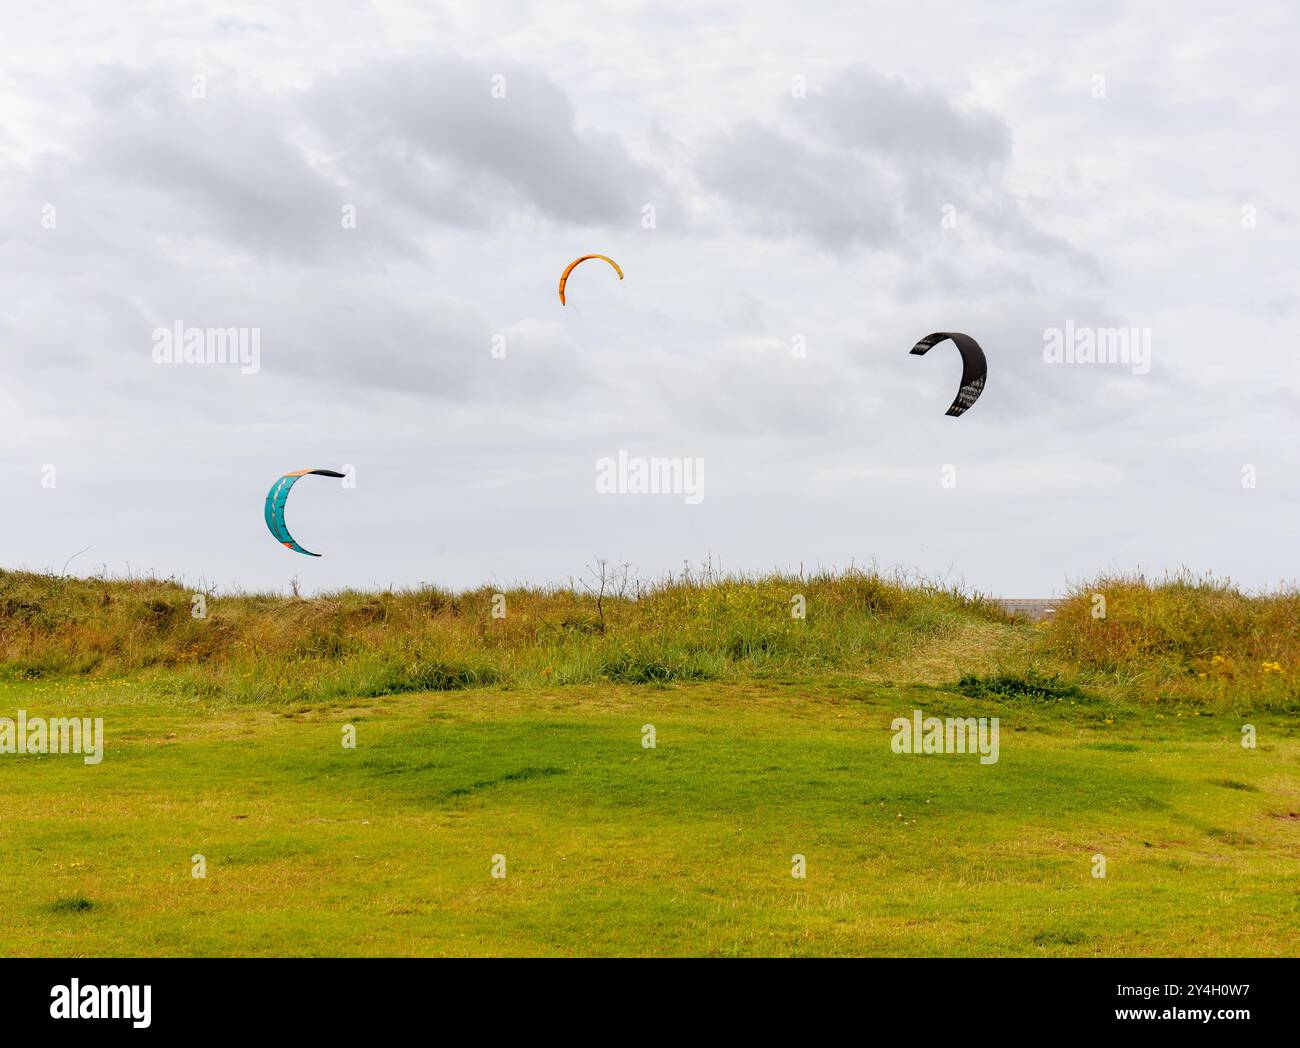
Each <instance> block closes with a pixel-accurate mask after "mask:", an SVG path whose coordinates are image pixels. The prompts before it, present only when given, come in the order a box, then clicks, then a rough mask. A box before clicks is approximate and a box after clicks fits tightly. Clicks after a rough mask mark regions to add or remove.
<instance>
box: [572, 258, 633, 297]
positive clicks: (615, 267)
mask: <svg viewBox="0 0 1300 1048" xmlns="http://www.w3.org/2000/svg"><path fill="white" fill-rule="evenodd" d="M589 258H599V259H601V260H602V261H605V262H608V263H609V264H610V265H611V266H613V267H614V272H615V273H617V274H618V279H619V280H622V279H623V271H622V270H621V269H619V268H618V263H617V262H615V261H614V260H613V259H612V258H610V257H609V256H607V255H583V256H582V257H581V258H575V259H574V260H573V261H572V262H570V263H569V264H568V265H567V266H565V267H564V272H563V273H561V274H560V305H564V304H565V302H564V285H565V284H567V283H568V282H569V274H570V273H572V272H573V267H574V266H576V265H577V264H578V263H579V262H586V261H587V259H589Z"/></svg>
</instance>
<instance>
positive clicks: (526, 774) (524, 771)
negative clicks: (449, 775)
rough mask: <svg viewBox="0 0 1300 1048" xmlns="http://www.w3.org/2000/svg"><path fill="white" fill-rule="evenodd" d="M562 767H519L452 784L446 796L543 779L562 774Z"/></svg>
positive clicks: (465, 795)
mask: <svg viewBox="0 0 1300 1048" xmlns="http://www.w3.org/2000/svg"><path fill="white" fill-rule="evenodd" d="M564 773H565V771H564V769H563V768H555V767H545V768H520V769H519V771H512V772H508V773H507V774H505V775H499V776H497V777H496V778H495V779H480V780H479V781H478V782H472V783H470V784H468V785H466V786H453V787H452V788H451V789H450V790H448V791H447V797H448V798H451V797H468V796H469V795H470V794H472V793H479V792H480V791H482V790H490V789H491V788H492V787H494V786H504V785H506V784H507V783H511V782H527V781H528V780H529V779H544V778H549V777H550V776H552V775H563V774H564Z"/></svg>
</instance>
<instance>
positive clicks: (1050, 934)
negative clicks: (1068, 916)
mask: <svg viewBox="0 0 1300 1048" xmlns="http://www.w3.org/2000/svg"><path fill="white" fill-rule="evenodd" d="M1089 938H1091V936H1089V935H1087V934H1086V933H1084V932H1081V931H1077V930H1075V929H1072V928H1065V929H1048V930H1047V931H1041V932H1039V933H1038V934H1037V935H1035V936H1034V945H1035V946H1078V945H1079V944H1080V943H1085V942H1087V941H1088V939H1089Z"/></svg>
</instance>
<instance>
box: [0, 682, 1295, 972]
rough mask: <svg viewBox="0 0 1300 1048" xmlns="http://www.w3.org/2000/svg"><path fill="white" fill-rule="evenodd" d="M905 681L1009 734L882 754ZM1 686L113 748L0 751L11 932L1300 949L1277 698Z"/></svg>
mask: <svg viewBox="0 0 1300 1048" xmlns="http://www.w3.org/2000/svg"><path fill="white" fill-rule="evenodd" d="M917 707H919V708H921V709H922V710H924V711H925V713H926V714H937V715H941V716H942V715H956V714H962V715H973V716H981V715H987V716H998V717H1000V718H1001V759H1000V761H999V762H998V763H997V764H995V765H991V766H982V765H981V764H979V762H978V759H977V758H976V757H973V756H965V755H929V756H906V755H897V754H895V753H893V752H892V751H891V748H890V738H891V733H890V729H889V725H890V721H891V720H892V718H894V717H895V716H909V715H910V713H911V711H912V710H913V709H914V708H917ZM18 708H24V709H26V710H27V711H28V713H29V715H38V714H40V715H49V714H56V713H57V714H66V713H68V712H69V711H80V712H83V713H85V714H87V715H96V716H102V717H104V719H105V728H106V733H107V744H106V748H105V756H104V760H103V763H102V764H100V765H98V766H93V767H88V766H86V765H85V764H83V762H82V760H81V758H80V757H78V756H73V755H67V756H45V757H34V756H17V755H7V754H6V755H0V812H3V816H2V817H0V890H2V891H3V892H4V898H5V907H4V910H5V916H4V925H3V927H4V934H3V936H2V937H0V952H3V953H5V954H10V955H33V954H35V955H41V954H46V955H49V954H52V955H69V956H71V955H77V956H86V955H90V956H95V955H105V954H107V955H135V954H168V955H173V954H179V955H191V954H192V955H211V954H217V955H244V954H273V955H284V954H290V955H295V954H321V955H336V954H435V955H436V954H484V953H487V954H701V953H704V954H720V955H731V954H776V955H791V954H798V955H817V954H904V955H908V954H921V955H936V954H1003V955H1039V954H1055V955H1151V954H1155V955H1181V954H1206V955H1235V954H1267V955H1273V954H1283V955H1294V954H1296V953H1300V734H1297V730H1296V727H1295V724H1294V719H1293V718H1292V719H1287V718H1284V717H1281V716H1278V715H1264V714H1260V715H1258V716H1252V718H1251V722H1252V723H1254V724H1255V726H1256V728H1257V731H1258V747H1257V748H1256V749H1254V750H1250V749H1244V748H1243V747H1242V746H1241V743H1240V737H1241V736H1240V731H1241V719H1240V718H1237V717H1234V716H1232V715H1230V714H1226V713H1224V712H1219V713H1218V714H1217V715H1214V716H1208V715H1193V710H1192V709H1191V708H1190V707H1188V708H1186V709H1184V710H1182V711H1181V713H1180V711H1179V710H1178V709H1177V708H1176V707H1172V706H1168V705H1164V706H1156V705H1152V704H1140V705H1138V704H1119V705H1117V704H1113V703H1111V702H1110V701H1103V700H1098V701H1093V702H1083V703H1078V704H1074V705H1071V704H1069V703H1061V702H1058V703H1049V702H1036V701H1031V700H1025V701H1017V702H1013V701H1000V700H986V699H981V700H978V701H977V700H972V699H968V698H964V697H963V696H961V695H960V694H958V693H956V692H955V691H952V690H946V689H943V688H938V687H928V686H921V685H915V686H891V685H888V684H883V683H864V682H862V681H859V680H852V679H848V678H840V679H831V680H827V681H824V682H822V683H818V684H776V683H772V684H756V683H725V684H723V683H702V684H691V685H686V684H678V685H674V686H671V687H649V686H643V685H615V684H596V685H581V686H571V687H562V688H552V689H539V690H499V689H470V690H461V691H454V692H441V693H436V694H406V695H399V696H386V697H381V698H377V699H366V700H357V701H356V702H354V703H348V702H331V703H329V704H327V705H315V706H313V707H296V708H293V709H291V710H289V711H286V710H283V709H282V710H279V711H272V710H268V709H264V708H254V707H248V706H233V705H231V706H220V705H206V706H200V705H196V704H187V703H183V702H180V701H175V700H165V699H163V698H159V697H158V696H156V695H152V694H151V693H149V692H147V691H144V690H141V689H137V688H134V687H133V686H131V685H130V684H119V685H94V684H74V683H58V682H41V681H36V682H30V683H9V684H3V685H0V715H3V716H11V717H12V716H14V712H15V710H16V709H18ZM1202 712H1204V711H1202ZM1108 722H1110V723H1108ZM349 723H350V724H353V725H355V726H356V730H357V746H356V749H355V750H345V749H344V748H343V747H342V746H341V744H340V739H341V727H342V726H343V725H345V724H349ZM644 724H653V725H654V728H655V731H656V734H657V748H655V749H652V750H647V749H644V748H643V747H642V744H641V740H642V735H641V730H642V725H644ZM196 853H197V854H202V855H203V856H205V857H206V863H207V876H206V877H205V878H203V879H196V878H194V877H192V876H191V857H192V856H193V855H195V854H196ZM796 853H799V854H802V855H804V856H805V857H806V862H807V876H806V878H805V879H802V880H800V879H795V878H794V877H792V876H791V857H792V856H793V855H794V854H796ZM1099 853H1100V854H1102V855H1104V856H1105V858H1106V863H1107V871H1106V872H1107V875H1106V877H1105V879H1096V878H1094V877H1093V876H1092V862H1093V856H1094V855H1095V854H1099ZM497 854H501V855H504V856H505V860H506V871H507V872H506V876H505V878H504V879H494V878H493V877H492V876H491V875H490V874H491V866H492V861H493V856H494V855H497Z"/></svg>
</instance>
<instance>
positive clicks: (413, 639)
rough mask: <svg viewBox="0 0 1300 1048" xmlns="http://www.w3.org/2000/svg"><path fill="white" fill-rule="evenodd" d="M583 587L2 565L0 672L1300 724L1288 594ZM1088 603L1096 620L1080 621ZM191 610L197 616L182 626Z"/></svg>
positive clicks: (212, 687)
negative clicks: (1001, 696) (475, 586)
mask: <svg viewBox="0 0 1300 1048" xmlns="http://www.w3.org/2000/svg"><path fill="white" fill-rule="evenodd" d="M594 589H595V587H590V588H588V589H573V588H569V589H545V590H543V589H511V590H507V591H504V592H501V593H497V592H494V591H492V590H489V589H480V590H474V591H470V592H465V593H455V594H454V593H449V592H446V591H443V590H438V589H421V590H413V591H405V592H378V593H358V592H341V593H335V594H328V595H325V596H321V597H316V598H312V599H300V598H296V597H294V598H288V597H280V596H269V595H235V596H221V595H217V594H215V593H206V594H199V593H196V592H195V591H192V590H190V589H188V588H186V587H184V586H182V585H180V584H179V583H176V582H173V581H162V580H156V579H146V580H138V581H121V580H98V579H71V578H63V577H58V576H50V575H37V574H31V573H25V572H6V571H0V657H2V659H3V662H2V664H0V665H2V667H3V669H2V671H0V672H3V674H4V675H5V676H7V677H8V679H13V680H37V679H47V678H84V679H92V680H112V679H123V678H129V679H131V680H133V681H135V682H136V683H137V684H139V685H140V686H141V687H143V688H146V689H148V690H150V691H152V692H155V693H160V694H170V695H173V696H176V697H179V698H181V699H184V700H191V699H195V698H200V699H218V700H221V701H225V702H232V703H269V704H283V703H293V702H301V701H317V700H322V699H331V698H348V697H356V696H362V697H375V696H379V695H388V694H401V693H404V692H426V691H447V690H456V689H460V688H469V687H479V686H503V687H507V688H515V687H551V686H554V685H569V684H583V683H602V682H607V683H615V684H618V683H627V684H655V683H659V684H663V683H672V682H686V681H715V680H716V681H727V680H753V679H761V680H768V679H778V680H796V681H815V680H821V679H823V678H825V677H828V676H830V677H835V676H838V675H849V676H851V677H854V678H860V677H861V676H862V675H863V674H867V675H868V676H871V677H876V678H881V679H889V678H891V677H898V676H900V675H901V678H900V679H908V678H910V677H915V676H916V675H917V673H918V672H920V673H922V674H924V673H926V672H927V671H928V672H930V673H931V674H933V673H934V672H938V671H944V670H946V671H947V672H952V671H954V670H957V669H959V668H966V669H968V670H970V671H971V672H981V673H985V672H991V671H993V670H995V669H1006V670H1008V671H1010V672H1013V673H1016V674H1023V673H1032V672H1036V671H1042V672H1046V673H1050V674H1056V675H1064V676H1066V677H1069V678H1070V679H1077V680H1080V681H1086V682H1088V683H1090V684H1092V685H1094V686H1097V687H1101V688H1104V689H1107V690H1111V691H1115V690H1118V691H1120V692H1124V693H1127V694H1129V695H1130V696H1131V697H1133V698H1135V699H1137V700H1147V701H1160V700H1161V699H1178V700H1193V701H1197V702H1201V703H1206V704H1211V705H1214V706H1216V707H1219V708H1228V707H1232V708H1242V707H1249V708H1267V709H1277V710H1296V709H1300V640H1298V638H1300V594H1298V593H1296V592H1294V591H1288V592H1283V593H1278V594H1272V595H1266V596H1255V597H1249V596H1246V595H1243V594H1241V593H1239V592H1238V591H1236V590H1234V589H1232V588H1231V587H1230V586H1228V585H1226V584H1224V583H1220V582H1216V581H1214V580H1194V579H1187V578H1176V579H1170V580H1165V581H1164V582H1161V583H1159V584H1155V585H1153V584H1150V583H1148V582H1146V581H1145V580H1142V579H1103V580H1101V581H1099V582H1097V583H1095V584H1093V585H1091V586H1083V587H1080V588H1079V589H1078V590H1077V591H1076V592H1075V593H1074V594H1073V595H1072V596H1071V597H1069V598H1068V599H1066V600H1064V601H1062V602H1061V604H1060V605H1059V609H1060V610H1059V612H1058V614H1057V616H1056V618H1055V620H1054V621H1053V622H1052V623H1051V624H1049V625H1047V626H1046V628H1044V629H1041V630H1032V629H1030V628H1029V627H1028V626H1027V625H1026V624H1024V623H1017V622H1015V621H1013V620H1011V619H1009V618H1008V617H1007V616H1006V615H1005V614H1004V613H1003V612H1002V610H1001V609H1000V608H999V607H998V606H997V605H996V604H994V603H992V602H990V601H989V600H988V599H986V598H984V597H981V596H980V595H978V594H964V593H961V592H959V591H956V590H953V589H948V588H943V587H939V586H935V585H930V584H925V583H917V582H910V581H908V580H906V579H902V578H891V577H884V576H881V575H879V574H874V573H853V574H845V575H826V574H822V575H813V576H807V577H798V576H781V575H773V576H768V577H764V578H757V579H750V578H727V577H719V576H715V575H713V574H712V573H709V572H705V573H703V574H701V575H695V576H692V575H690V574H689V573H688V574H687V575H685V576H683V577H680V578H673V579H667V580H664V581H662V582H660V583H658V584H655V585H650V586H640V585H633V584H629V583H627V582H626V581H623V582H622V583H617V584H616V583H614V582H607V583H606V589H612V590H613V592H605V593H601V592H599V591H595V592H593V591H592V590H594ZM1097 594H1099V595H1101V596H1102V597H1104V598H1105V609H1106V616H1105V617H1104V618H1097V617H1095V616H1094V614H1093V609H1094V607H1096V597H1095V595H1097ZM199 597H202V599H203V602H204V609H203V610H204V612H205V614H204V617H202V618H196V617H194V615H193V611H194V608H195V603H194V602H195V600H196V599H198V598H199ZM799 610H802V613H803V615H802V617H797V616H796V615H795V614H794V613H795V612H796V611H799ZM936 657H937V658H938V662H937V663H936V662H935V661H934V659H935V658H936ZM926 658H929V659H930V660H931V661H930V663H929V664H928V666H927V665H925V664H921V665H917V664H916V660H917V659H926Z"/></svg>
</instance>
